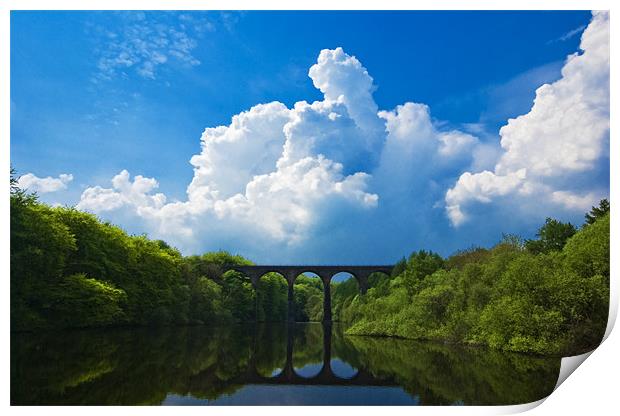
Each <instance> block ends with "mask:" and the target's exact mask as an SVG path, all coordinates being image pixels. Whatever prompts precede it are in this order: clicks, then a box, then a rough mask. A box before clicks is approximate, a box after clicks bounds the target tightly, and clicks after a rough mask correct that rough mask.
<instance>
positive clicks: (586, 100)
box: [445, 12, 609, 225]
mask: <svg viewBox="0 0 620 416" xmlns="http://www.w3.org/2000/svg"><path fill="white" fill-rule="evenodd" d="M580 48H581V50H582V52H581V53H575V54H572V55H570V56H569V57H568V58H567V60H566V63H565V64H564V67H563V68H562V78H561V79H559V80H558V81H556V82H554V83H552V84H545V85H543V86H541V87H540V88H538V89H537V90H536V98H535V100H534V104H533V106H532V108H531V110H530V111H529V112H528V113H527V114H524V115H522V116H519V117H517V118H515V119H510V120H508V124H506V125H505V126H503V127H502V128H501V129H500V136H501V147H502V150H503V152H502V154H501V156H500V157H499V160H498V161H497V164H496V165H495V169H494V171H493V172H489V171H485V172H480V173H471V172H465V173H464V174H462V175H461V176H460V178H459V180H458V181H457V183H456V184H455V185H454V187H453V188H452V189H450V190H448V192H447V193H446V198H445V201H446V209H447V214H448V216H449V218H450V219H451V221H452V223H453V224H454V225H459V224H461V223H463V221H465V220H466V218H467V215H466V213H465V209H466V208H465V206H466V205H467V204H469V203H470V202H472V201H479V202H487V203H488V202H491V200H492V199H493V197H494V196H496V195H505V194H507V193H517V194H521V195H529V196H530V197H531V195H532V192H536V191H537V190H538V191H540V192H541V193H544V194H548V193H549V192H552V198H551V200H552V201H553V202H555V203H557V204H561V205H563V206H564V207H566V208H569V209H575V208H577V207H579V208H583V207H586V206H591V205H593V204H594V203H595V202H596V200H597V199H598V198H600V197H601V196H603V195H601V193H593V192H585V193H582V194H581V195H576V194H574V193H573V192H571V193H569V192H568V190H567V189H565V188H566V187H571V186H572V184H571V181H573V179H574V176H575V175H577V174H580V173H582V172H585V171H591V170H593V169H596V168H597V167H598V166H600V165H601V163H602V162H604V160H605V158H607V157H608V156H609V155H608V147H609V146H608V143H609V14H608V13H607V12H594V13H593V18H592V21H591V23H590V24H589V25H588V27H587V28H586V30H585V31H584V33H583V35H582V37H581V46H580ZM601 192H603V193H604V192H605V191H604V190H602V191H601ZM567 195H571V197H570V198H569V197H567ZM515 196H518V195H515ZM543 199H547V198H543ZM577 201H579V202H577Z"/></svg>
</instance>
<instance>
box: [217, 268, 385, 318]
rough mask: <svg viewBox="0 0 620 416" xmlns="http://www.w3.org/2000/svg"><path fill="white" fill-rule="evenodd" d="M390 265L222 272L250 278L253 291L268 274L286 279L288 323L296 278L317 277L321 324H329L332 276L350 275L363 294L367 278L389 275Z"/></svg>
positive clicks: (292, 313)
mask: <svg viewBox="0 0 620 416" xmlns="http://www.w3.org/2000/svg"><path fill="white" fill-rule="evenodd" d="M393 267H394V266H391V265H388V266H386V265H379V266H341V265H339V266H324V265H323V266H311V265H298V266H278V265H261V266H237V265H224V266H223V267H222V269H223V271H228V270H234V271H237V272H239V273H242V274H244V275H245V276H247V277H249V278H250V281H251V282H252V286H254V289H257V288H258V281H259V280H260V278H261V277H262V276H263V275H265V274H267V273H270V272H275V273H279V274H281V275H282V276H284V278H285V279H286V282H287V283H288V312H287V317H288V321H289V322H294V321H295V309H294V308H295V302H294V297H293V285H294V284H295V279H296V278H297V276H299V275H300V274H302V273H304V272H306V273H307V272H311V273H314V274H316V275H317V276H319V278H320V279H321V281H322V282H323V322H331V320H332V297H331V289H330V282H331V279H332V277H333V276H334V275H336V274H338V273H342V272H345V273H350V274H351V275H352V276H353V277H354V278H355V279H356V280H357V283H358V287H359V290H360V293H361V294H365V293H366V291H367V290H368V277H369V276H370V275H371V274H372V273H377V272H379V273H386V274H388V275H389V274H391V273H392V268H393Z"/></svg>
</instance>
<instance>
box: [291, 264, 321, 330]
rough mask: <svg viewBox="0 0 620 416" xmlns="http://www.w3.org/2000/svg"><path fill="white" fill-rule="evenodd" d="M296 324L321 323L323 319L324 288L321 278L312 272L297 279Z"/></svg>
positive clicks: (295, 291) (294, 287)
mask: <svg viewBox="0 0 620 416" xmlns="http://www.w3.org/2000/svg"><path fill="white" fill-rule="evenodd" d="M293 291H294V299H295V321H296V322H320V321H321V320H322V319H323V296H324V287H323V280H322V279H321V277H320V276H319V275H318V274H316V273H314V272H311V271H306V272H302V273H300V274H299V275H297V276H296V277H295V284H294V285H293Z"/></svg>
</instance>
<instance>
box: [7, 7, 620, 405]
mask: <svg viewBox="0 0 620 416" xmlns="http://www.w3.org/2000/svg"><path fill="white" fill-rule="evenodd" d="M613 4H615V3H614V2H612V1H589V2H586V1H577V0H564V1H551V0H522V1H514V0H510V1H503V2H501V3H500V2H498V1H496V0H495V1H493V0H478V1H470V2H464V1H458V0H443V1H442V0H435V1H429V0H424V1H416V2H411V1H404V0H382V1H380V2H370V1H339V0H296V1H294V2H290V1H281V0H263V1H261V2H249V1H241V0H228V1H225V0H211V1H198V0H179V1H174V2H172V1H166V0H148V1H147V0H95V1H89V2H88V3H87V4H85V2H84V1H75V0H73V1H72V0H60V1H54V2H52V1H44V0H4V1H2V2H0V57H1V59H2V61H1V62H2V64H1V65H0V95H1V96H2V99H1V100H0V137H1V140H0V146H1V148H0V164H1V166H2V171H3V172H5V173H4V175H6V174H7V173H8V170H9V163H10V162H9V158H10V153H9V137H10V126H9V122H10V90H9V88H10V78H9V76H10V75H9V73H10V66H9V62H10V51H9V48H10V39H9V35H10V30H9V24H10V10H83V9H91V10H92V9H95V10H140V9H154V10H171V9H183V10H206V9H211V10H218V9H219V10H235V9H241V10H267V9H268V10H273V9H285V10H312V9H319V10H345V9H349V10H350V9H353V10H377V9H381V10H385V9H388V10H389V9H391V10H408V9H414V10H446V9H448V10H450V9H452V10H486V9H490V10H612V12H611V19H610V22H611V37H612V39H611V65H612V68H613V67H614V66H613V65H614V62H615V59H614V56H615V51H616V47H615V45H616V44H617V42H616V41H617V36H616V33H617V32H616V30H615V28H614V24H615V18H614V17H615V15H614V12H613V7H612V5H613ZM612 72H613V71H612ZM614 80H615V79H614V77H612V79H611V108H612V114H613V103H614V102H615V100H614V97H615V96H617V94H616V93H617V88H616V83H615V82H614ZM617 127H618V124H617V123H616V122H615V120H614V119H613V117H612V119H611V132H612V136H613V134H614V133H615V132H616V131H617ZM619 158H620V148H619V146H618V145H617V143H615V141H614V140H611V198H610V200H611V202H612V211H613V213H612V250H611V252H612V258H611V267H612V279H611V282H612V283H611V291H612V299H611V304H610V322H609V325H608V331H607V334H608V335H609V336H608V338H607V339H606V340H605V342H604V343H603V344H602V345H601V346H600V347H599V348H598V349H597V350H595V351H594V352H593V353H592V354H591V356H590V358H588V359H587V364H586V365H582V366H581V367H579V368H578V369H577V370H576V371H575V374H574V375H572V376H570V377H568V379H567V380H566V382H565V383H563V384H562V385H561V386H559V388H558V389H557V390H556V391H555V392H554V393H553V394H552V395H551V396H550V397H549V398H547V399H546V400H541V401H539V402H536V403H532V404H527V405H520V406H497V407H460V408H457V407H450V408H447V407H420V408H412V407H390V408H389V409H386V411H388V412H390V413H391V414H405V413H406V414H409V413H411V412H413V411H415V412H416V413H418V414H426V415H433V414H440V415H443V414H445V413H446V412H450V413H453V414H469V415H481V414H506V413H518V412H521V411H525V410H528V409H532V408H534V409H533V410H531V414H537V415H548V414H569V415H572V414H575V415H583V414H584V413H590V412H593V413H594V414H609V413H610V410H611V409H614V408H615V409H617V408H618V405H617V400H616V395H617V387H615V386H617V385H618V381H619V380H618V371H619V370H620V367H619V365H618V363H619V362H620V361H619V359H618V358H617V355H618V351H620V341H619V338H618V335H617V332H618V331H615V332H611V334H610V329H611V328H612V327H613V323H614V322H615V319H616V316H617V311H618V277H617V273H616V270H618V266H619V264H618V256H617V255H614V254H615V253H617V252H618V247H619V245H618V243H617V238H618V235H619V234H618V221H617V220H616V219H617V218H618V215H620V210H619V209H618V203H619V202H618V201H619V199H618V198H617V197H619V194H618V192H617V183H616V180H615V179H616V178H618V173H619V169H620V166H619V162H620V161H619V160H618V159H619ZM5 180H6V179H5ZM5 186H6V185H5ZM0 212H1V213H2V216H1V219H0V221H1V222H0V224H1V225H2V230H3V235H4V238H3V239H2V240H1V242H0V245H1V251H0V265H1V266H0V267H1V268H2V273H1V274H0V276H1V277H2V278H3V283H4V287H3V289H4V290H3V291H2V300H3V302H2V310H3V313H4V317H3V318H4V319H3V320H2V330H3V334H5V337H4V339H5V341H4V342H3V343H2V353H3V354H2V356H3V359H4V360H3V364H4V367H3V370H4V371H3V374H4V378H3V379H2V390H1V391H2V398H3V404H4V406H8V405H9V402H10V394H9V392H10V390H9V389H10V371H9V368H10V347H9V338H8V334H9V299H10V293H9V292H10V291H9V287H10V283H9V270H8V269H9V262H10V261H9V258H10V257H9V204H8V198H6V197H5V198H2V199H0ZM7 410H9V411H10V412H12V413H15V414H28V415H29V414H31V412H32V411H36V410H38V411H44V412H46V413H48V412H49V413H51V414H63V415H65V414H67V413H68V414H83V413H84V412H85V410H86V409H84V408H81V407H48V408H44V409H42V408H37V409H31V408H29V407H11V408H10V409H7ZM351 410H353V409H351ZM87 411H88V413H95V414H106V415H107V414H108V413H110V412H119V411H120V412H122V413H128V414H129V413H131V414H135V413H136V412H137V413H146V412H148V413H150V414H155V413H157V414H164V413H166V414H173V413H174V414H177V413H178V412H183V413H195V414H203V413H204V412H210V413H211V412H214V413H218V414H224V415H237V414H238V413H239V412H248V411H249V412H252V413H257V414H269V415H274V414H285V413H288V414H290V413H291V412H292V413H294V414H295V415H305V414H308V415H309V414H313V415H314V414H316V413H317V412H320V413H323V412H329V413H331V412H334V413H342V412H347V411H349V410H348V409H346V408H342V407H320V408H317V407H295V408H291V407H287V406H282V407H254V408H247V407H245V408H237V407H217V408H210V409H205V408H197V407H194V408H179V407H171V408H164V407H149V408H136V407H89V408H88V410H87ZM377 411H384V409H383V408H377V407H360V408H356V409H355V412H359V413H360V414H371V413H376V412H377Z"/></svg>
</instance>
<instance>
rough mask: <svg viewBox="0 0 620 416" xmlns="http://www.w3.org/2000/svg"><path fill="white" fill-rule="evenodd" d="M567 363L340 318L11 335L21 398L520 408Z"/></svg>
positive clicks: (546, 389) (543, 392)
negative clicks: (359, 328)
mask: <svg viewBox="0 0 620 416" xmlns="http://www.w3.org/2000/svg"><path fill="white" fill-rule="evenodd" d="M559 369H560V358H540V357H530V356H525V355H520V354H507V353H500V352H496V351H488V350H485V349H479V348H460V347H453V346H446V345H440V344H434V343H423V342H416V341H410V340H401V339H388V338H371V337H353V336H345V335H343V334H342V330H341V328H340V327H339V326H338V325H337V324H334V325H333V327H329V326H327V327H324V326H323V325H321V324H314V323H313V324H295V325H294V326H290V327H289V326H287V325H285V324H282V325H280V324H270V325H234V326H230V327H225V328H223V327H222V328H207V327H181V328H163V329H114V330H81V331H63V332H55V333H46V334H11V402H12V404H84V405H86V404H94V405H108V404H109V405H134V404H152V405H276V404H283V405H301V404H311V405H340V404H342V405H345V404H346V405H365V404H367V405H440V404H457V405H458V404H465V405H469V404H516V403H526V402H531V401H535V400H538V399H541V398H543V397H545V396H547V395H549V394H550V393H551V392H552V390H553V387H554V386H555V383H556V380H557V377H558V374H559Z"/></svg>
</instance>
